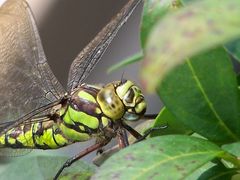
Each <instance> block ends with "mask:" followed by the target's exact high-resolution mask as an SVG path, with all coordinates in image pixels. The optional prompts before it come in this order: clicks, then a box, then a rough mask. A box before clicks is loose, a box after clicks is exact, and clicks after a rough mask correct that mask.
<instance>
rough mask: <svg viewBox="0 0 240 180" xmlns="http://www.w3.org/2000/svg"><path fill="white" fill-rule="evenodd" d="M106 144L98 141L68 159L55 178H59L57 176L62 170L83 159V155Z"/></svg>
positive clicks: (55, 179)
mask: <svg viewBox="0 0 240 180" xmlns="http://www.w3.org/2000/svg"><path fill="white" fill-rule="evenodd" d="M105 145H106V144H105V143H96V144H94V145H92V146H90V147H88V148H86V149H85V150H83V151H81V152H80V153H79V154H77V155H75V156H73V157H71V158H70V159H68V160H67V161H66V162H65V163H64V164H63V166H62V167H61V168H60V169H59V170H58V172H57V174H56V175H55V177H54V180H57V178H58V177H59V175H60V174H61V173H62V171H63V170H64V169H65V168H67V167H69V166H71V165H72V164H73V163H74V162H76V161H77V160H79V159H81V158H82V157H84V156H85V155H87V154H89V153H91V152H93V151H95V150H97V149H100V148H101V147H103V146H105Z"/></svg>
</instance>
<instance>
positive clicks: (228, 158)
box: [221, 152, 240, 169]
mask: <svg viewBox="0 0 240 180" xmlns="http://www.w3.org/2000/svg"><path fill="white" fill-rule="evenodd" d="M221 158H222V159H224V160H225V161H228V162H230V163H232V164H233V165H234V167H235V168H237V169H240V159H239V158H238V157H237V156H234V155H232V154H230V153H227V152H225V153H224V154H222V155H221Z"/></svg>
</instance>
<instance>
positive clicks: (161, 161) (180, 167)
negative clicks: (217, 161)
mask: <svg viewBox="0 0 240 180" xmlns="http://www.w3.org/2000/svg"><path fill="white" fill-rule="evenodd" d="M224 153H225V152H224V151H223V150H222V149H220V148H219V147H218V146H216V145H215V144H212V143H210V142H209V141H207V140H203V139H200V138H196V137H189V136H183V135H166V136H161V137H155V138H150V139H148V140H146V141H143V142H141V143H137V144H134V145H132V146H130V147H128V148H126V149H124V150H122V151H120V152H119V153H117V154H115V155H114V156H112V157H111V158H109V159H108V160H107V161H106V162H105V163H104V164H103V165H102V166H101V167H100V169H99V170H98V171H97V173H96V174H95V175H94V176H93V177H92V179H98V180H99V179H100V180H101V179H104V180H105V179H166V178H167V179H184V178H185V177H188V176H189V175H191V174H192V173H193V172H194V171H196V170H197V169H199V168H201V166H203V165H204V164H207V163H208V162H209V161H211V160H212V159H214V158H217V157H223V156H224Z"/></svg>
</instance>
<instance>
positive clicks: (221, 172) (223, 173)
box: [198, 164, 238, 180]
mask: <svg viewBox="0 0 240 180" xmlns="http://www.w3.org/2000/svg"><path fill="white" fill-rule="evenodd" d="M237 173H238V172H237V169H228V168H226V167H225V166H223V165H221V164H219V165H216V166H214V167H212V168H210V169H208V170H207V171H205V172H204V173H203V174H202V175H201V176H200V177H199V178H198V180H206V179H214V180H223V179H231V178H232V176H233V175H235V174H237Z"/></svg>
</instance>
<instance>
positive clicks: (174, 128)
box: [151, 107, 192, 137]
mask: <svg viewBox="0 0 240 180" xmlns="http://www.w3.org/2000/svg"><path fill="white" fill-rule="evenodd" d="M165 125H167V128H165V129H161V130H159V131H154V132H152V133H151V137H154V136H161V135H166V134H191V133H192V130H190V129H189V128H187V127H186V126H184V124H183V123H181V122H180V121H178V120H177V119H176V117H175V116H174V115H173V114H172V113H171V112H170V111H169V110H168V109H167V108H165V107H164V108H163V109H162V110H161V111H160V113H159V114H158V116H157V118H156V120H155V122H154V125H153V127H162V126H165Z"/></svg>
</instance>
